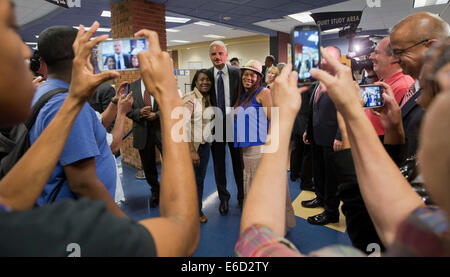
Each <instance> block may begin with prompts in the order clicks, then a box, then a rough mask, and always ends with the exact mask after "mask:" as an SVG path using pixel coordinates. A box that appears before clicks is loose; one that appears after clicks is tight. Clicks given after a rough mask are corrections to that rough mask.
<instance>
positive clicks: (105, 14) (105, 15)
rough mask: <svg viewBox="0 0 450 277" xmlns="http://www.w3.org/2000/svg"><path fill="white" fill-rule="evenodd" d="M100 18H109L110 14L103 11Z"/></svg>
mask: <svg viewBox="0 0 450 277" xmlns="http://www.w3.org/2000/svg"><path fill="white" fill-rule="evenodd" d="M101 16H103V17H111V12H110V11H103V12H102V15H101Z"/></svg>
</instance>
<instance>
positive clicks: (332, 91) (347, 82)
mask: <svg viewBox="0 0 450 277" xmlns="http://www.w3.org/2000/svg"><path fill="white" fill-rule="evenodd" d="M320 51H321V53H322V56H323V58H324V59H325V60H326V61H327V64H328V66H330V67H332V68H333V70H334V71H335V72H336V76H332V75H331V74H329V73H328V72H326V71H324V70H321V69H315V68H314V69H311V75H312V76H313V77H314V78H316V79H318V80H320V81H321V82H322V83H324V85H325V86H326V87H327V93H328V95H329V96H330V98H331V100H333V102H334V104H335V106H336V109H337V110H338V111H339V112H341V114H342V116H343V117H344V118H345V117H346V116H347V115H349V114H351V113H353V112H357V111H359V112H361V113H363V112H364V111H363V108H362V106H361V93H360V92H359V86H358V84H357V83H356V82H355V81H353V77H352V71H351V69H350V67H348V66H345V65H343V64H341V63H340V62H339V61H337V60H336V59H335V58H333V57H332V56H331V55H330V54H328V53H327V51H325V50H324V49H323V48H321V49H320Z"/></svg>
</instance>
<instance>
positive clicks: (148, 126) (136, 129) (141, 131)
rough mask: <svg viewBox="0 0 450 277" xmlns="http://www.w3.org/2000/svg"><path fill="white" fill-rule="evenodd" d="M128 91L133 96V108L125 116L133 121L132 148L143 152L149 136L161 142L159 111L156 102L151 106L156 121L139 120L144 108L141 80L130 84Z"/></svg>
mask: <svg viewBox="0 0 450 277" xmlns="http://www.w3.org/2000/svg"><path fill="white" fill-rule="evenodd" d="M130 89H131V91H132V93H133V94H132V95H133V99H134V101H133V106H132V108H131V111H129V112H128V113H127V116H128V117H129V118H131V119H132V120H133V146H134V147H135V148H137V149H138V150H143V149H144V148H145V145H146V143H147V139H148V136H149V135H155V136H156V139H157V140H159V141H161V124H160V116H159V115H160V111H159V106H158V103H156V101H154V104H153V112H156V114H157V117H158V118H157V119H155V120H153V121H150V120H146V119H144V118H141V116H140V112H141V109H142V108H143V107H144V106H145V105H144V99H143V98H142V90H141V79H139V80H137V81H136V82H134V83H131V85H130Z"/></svg>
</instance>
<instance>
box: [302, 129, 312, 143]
mask: <svg viewBox="0 0 450 277" xmlns="http://www.w3.org/2000/svg"><path fill="white" fill-rule="evenodd" d="M307 136H308V135H307V134H306V131H305V132H304V133H303V143H304V144H306V145H310V144H311V143H310V142H309V140H308V139H307V138H306V137H307Z"/></svg>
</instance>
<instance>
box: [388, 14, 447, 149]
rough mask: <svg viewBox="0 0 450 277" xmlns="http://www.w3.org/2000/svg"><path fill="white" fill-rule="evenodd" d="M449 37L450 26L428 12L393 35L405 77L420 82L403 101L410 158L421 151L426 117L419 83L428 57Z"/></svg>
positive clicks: (400, 26) (408, 20) (412, 18)
mask: <svg viewBox="0 0 450 277" xmlns="http://www.w3.org/2000/svg"><path fill="white" fill-rule="evenodd" d="M448 36H450V27H449V25H448V23H447V22H445V21H444V20H442V19H441V18H440V17H439V16H436V15H433V14H431V13H427V12H421V13H416V14H413V15H410V16H408V17H406V18H405V19H403V20H402V21H400V22H399V23H398V24H397V25H396V26H394V28H393V29H392V32H391V35H390V39H391V48H392V52H393V54H394V56H395V57H396V58H397V59H398V63H399V65H400V67H401V68H402V69H403V73H404V74H408V75H410V76H411V77H413V78H414V79H416V82H415V83H414V84H413V86H411V88H410V89H409V90H408V91H407V92H406V94H405V96H404V97H403V99H402V100H401V101H400V107H401V108H402V117H403V118H402V119H403V128H404V131H405V135H406V140H407V143H408V155H410V156H411V155H414V154H415V153H416V150H417V137H418V133H419V125H420V121H421V120H422V116H423V109H422V108H421V107H420V106H419V105H418V104H417V103H416V100H417V98H419V96H420V94H421V87H420V83H419V81H418V79H419V76H420V73H421V70H422V66H423V64H424V62H425V53H426V51H427V50H428V49H429V48H430V47H431V45H432V44H433V43H434V42H436V41H437V40H438V39H441V38H446V37H448Z"/></svg>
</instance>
